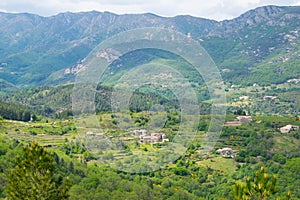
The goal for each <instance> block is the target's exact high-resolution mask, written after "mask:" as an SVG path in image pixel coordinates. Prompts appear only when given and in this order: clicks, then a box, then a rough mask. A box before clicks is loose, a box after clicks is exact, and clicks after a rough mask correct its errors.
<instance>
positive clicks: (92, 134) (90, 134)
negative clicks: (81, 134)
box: [85, 132, 95, 137]
mask: <svg viewBox="0 0 300 200" xmlns="http://www.w3.org/2000/svg"><path fill="white" fill-rule="evenodd" d="M85 136H86V137H94V136H95V133H93V132H86V134H85Z"/></svg>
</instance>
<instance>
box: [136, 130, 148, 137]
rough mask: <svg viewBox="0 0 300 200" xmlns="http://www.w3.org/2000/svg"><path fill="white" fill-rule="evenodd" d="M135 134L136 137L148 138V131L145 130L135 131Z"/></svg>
mask: <svg viewBox="0 0 300 200" xmlns="http://www.w3.org/2000/svg"><path fill="white" fill-rule="evenodd" d="M133 133H134V135H135V136H141V135H144V136H146V135H147V130H145V129H141V130H133Z"/></svg>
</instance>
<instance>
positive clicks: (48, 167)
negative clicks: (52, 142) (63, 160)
mask: <svg viewBox="0 0 300 200" xmlns="http://www.w3.org/2000/svg"><path fill="white" fill-rule="evenodd" d="M15 162H16V163H15V167H14V168H13V169H12V170H11V172H10V174H9V177H8V184H7V187H6V194H7V199H12V200H13V199H45V200H46V199H49V200H55V199H57V200H61V199H68V197H69V195H68V190H69V183H68V179H66V180H65V181H64V183H57V182H55V181H54V162H53V156H52V155H51V154H49V153H48V152H47V151H46V150H45V149H44V148H43V147H41V146H39V145H38V144H37V143H35V142H34V143H32V144H31V145H27V146H25V147H24V149H23V152H22V154H21V155H19V156H18V157H17V158H16V161H15Z"/></svg>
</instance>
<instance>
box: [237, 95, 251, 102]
mask: <svg viewBox="0 0 300 200" xmlns="http://www.w3.org/2000/svg"><path fill="white" fill-rule="evenodd" d="M248 99H249V96H240V97H239V100H244V101H247V100H248Z"/></svg>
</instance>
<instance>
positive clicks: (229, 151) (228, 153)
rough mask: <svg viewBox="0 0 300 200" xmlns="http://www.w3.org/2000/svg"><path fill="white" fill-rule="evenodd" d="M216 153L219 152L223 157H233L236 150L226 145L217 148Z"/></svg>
mask: <svg viewBox="0 0 300 200" xmlns="http://www.w3.org/2000/svg"><path fill="white" fill-rule="evenodd" d="M217 153H219V154H221V155H222V156H223V157H224V158H234V157H235V156H236V151H235V150H232V149H231V148H228V147H225V148H222V149H218V150H217Z"/></svg>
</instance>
